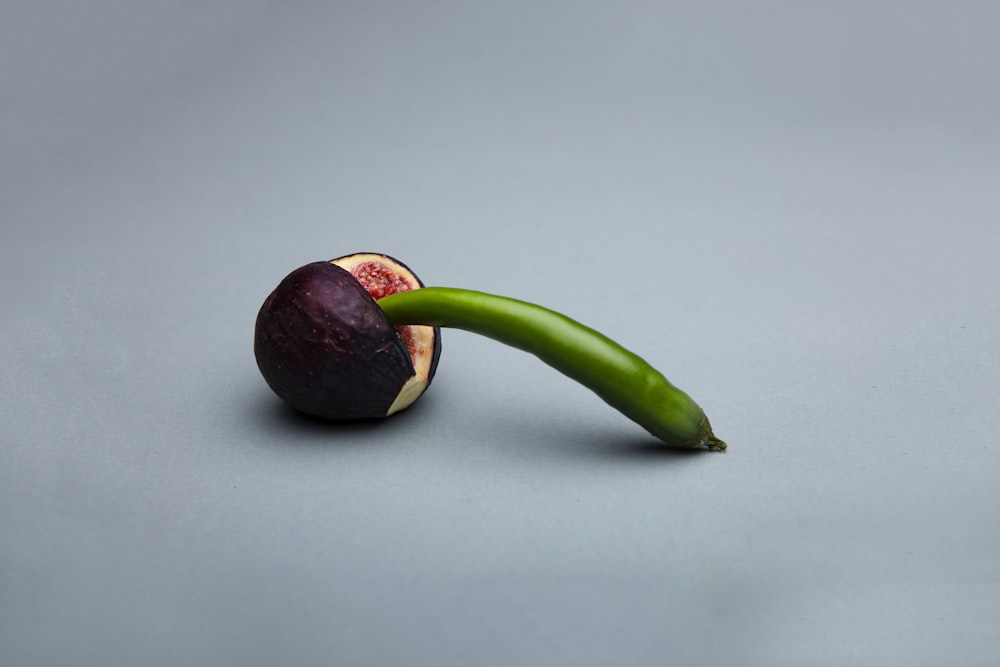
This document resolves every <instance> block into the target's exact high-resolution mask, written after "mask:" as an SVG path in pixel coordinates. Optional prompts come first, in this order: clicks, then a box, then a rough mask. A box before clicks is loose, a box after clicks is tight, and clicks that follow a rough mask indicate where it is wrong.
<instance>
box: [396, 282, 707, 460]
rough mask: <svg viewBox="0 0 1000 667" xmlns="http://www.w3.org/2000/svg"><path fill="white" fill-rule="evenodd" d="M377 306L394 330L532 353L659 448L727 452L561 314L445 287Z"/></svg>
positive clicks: (657, 376)
mask: <svg viewBox="0 0 1000 667" xmlns="http://www.w3.org/2000/svg"><path fill="white" fill-rule="evenodd" d="M377 303H378V305H379V306H381V307H382V310H383V311H384V312H385V314H386V315H387V316H388V317H389V320H390V321H392V323H393V324H395V325H397V326H399V325H404V324H422V325H429V326H437V327H452V328H456V329H463V330H465V331H471V332H474V333H478V334H481V335H483V336H487V337H489V338H492V339H494V340H497V341H500V342H501V343H505V344H507V345H510V346H512V347H516V348H518V349H521V350H524V351H525V352H530V353H532V354H534V355H535V356H537V357H538V358H539V359H541V360H542V361H544V362H545V363H546V364H548V365H550V366H552V367H553V368H555V369H556V370H558V371H560V372H561V373H563V374H565V375H567V376H569V377H571V378H573V379H574V380H576V381H578V382H580V383H581V384H583V385H584V386H586V387H588V388H590V389H591V390H592V391H594V392H595V393H596V394H597V395H598V396H600V397H601V398H602V399H604V400H605V401H606V402H607V403H608V404H609V405H611V406H612V407H613V408H615V409H616V410H618V411H619V412H621V413H622V414H624V415H625V416H626V417H628V418H629V419H631V420H633V421H634V422H636V423H637V424H639V425H640V426H642V427H643V428H645V429H646V430H647V431H649V432H650V433H651V434H653V435H654V436H656V437H657V438H660V439H661V440H663V441H664V442H667V443H669V444H672V445H677V446H681V447H692V448H694V447H701V446H705V447H708V448H709V449H710V450H712V451H725V449H726V443H725V442H723V441H722V440H719V439H718V438H716V437H715V435H713V433H712V427H711V425H710V424H709V422H708V417H706V416H705V413H704V411H703V410H702V409H701V408H700V407H699V406H698V404H697V403H695V402H694V401H693V400H692V399H691V397H689V396H688V395H687V394H685V393H684V392H683V391H681V390H680V389H678V388H677V387H675V386H674V385H672V384H670V382H669V381H668V380H667V379H666V378H665V377H664V376H663V375H662V374H661V373H660V372H659V371H657V370H656V369H655V368H653V367H652V366H650V365H649V364H648V363H647V362H646V361H645V360H643V359H642V358H641V357H639V356H637V355H636V354H633V353H632V352H629V351H628V350H626V349H625V348H623V347H622V346H621V345H619V344H618V343H616V342H614V341H613V340H611V339H610V338H608V337H607V336H604V335H603V334H601V333H598V332H597V331H594V330H593V329H591V328H589V327H586V326H584V325H583V324H580V323H579V322H577V321H575V320H573V319H571V318H569V317H566V316H565V315H561V314H560V313H557V312H555V311H553V310H549V309H548V308H543V307H542V306H538V305H535V304H532V303H528V302H525V301H519V300H517V299H510V298H507V297H502V296H495V295H493V294H486V293H484V292H476V291H473V290H464V289H457V288H451V287H425V288H422V289H416V290H411V291H408V292H400V293H397V294H392V295H389V296H385V297H383V298H381V299H379V300H378V301H377Z"/></svg>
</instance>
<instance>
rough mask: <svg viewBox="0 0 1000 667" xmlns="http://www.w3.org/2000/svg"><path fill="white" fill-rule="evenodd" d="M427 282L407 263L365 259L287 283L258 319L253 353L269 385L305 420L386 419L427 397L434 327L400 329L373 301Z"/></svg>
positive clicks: (305, 272) (323, 267)
mask: <svg viewBox="0 0 1000 667" xmlns="http://www.w3.org/2000/svg"><path fill="white" fill-rule="evenodd" d="M422 286H423V284H422V283H421V282H420V280H419V278H417V276H416V275H415V274H414V273H413V272H412V271H410V269H409V268H408V267H406V266H405V265H404V264H403V263H402V262H399V261H398V260H395V259H393V258H392V257H389V256H387V255H381V254H375V253H360V254H356V255H348V256H345V257H340V258H338V259H335V260H331V261H327V262H313V263H311V264H307V265H305V266H302V267H300V268H298V269H296V270H295V271H293V272H292V273H290V274H289V275H288V276H286V277H285V278H284V279H283V280H282V281H281V283H279V285H278V286H277V287H276V288H275V290H274V291H273V292H272V293H271V294H270V295H269V296H268V297H267V299H266V300H265V301H264V304H263V305H262V306H261V309H260V311H259V312H258V314H257V321H256V326H255V330H254V354H255V356H256V358H257V365H258V367H259V368H260V371H261V374H262V375H263V376H264V379H265V380H266V382H267V384H268V386H270V387H271V389H272V390H273V391H274V392H275V393H276V394H277V395H278V396H279V397H280V398H281V399H282V400H284V401H285V402H286V403H288V404H289V405H290V406H292V407H293V408H295V409H296V410H298V411H300V412H303V413H305V414H309V415H313V416H316V417H320V418H323V419H329V420H338V421H339V420H355V419H373V418H382V417H387V416H389V415H391V414H393V413H395V412H399V411H400V410H402V409H404V408H406V407H408V406H410V405H412V404H413V403H414V402H415V401H416V400H417V399H418V398H419V397H420V396H421V395H422V394H423V392H424V391H425V390H426V389H427V387H428V386H429V385H430V382H431V380H432V379H433V377H434V373H435V371H436V370H437V363H438V359H439V358H440V354H441V342H440V332H439V330H438V329H437V328H435V327H428V326H404V327H399V328H397V327H394V326H393V325H392V323H391V322H390V321H389V319H388V318H387V317H386V315H385V314H384V313H383V312H382V309H381V308H379V306H378V304H377V303H375V299H376V298H380V297H381V296H385V295H388V294H394V293H397V292H403V291H408V290H411V289H419V288H420V287H422Z"/></svg>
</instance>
